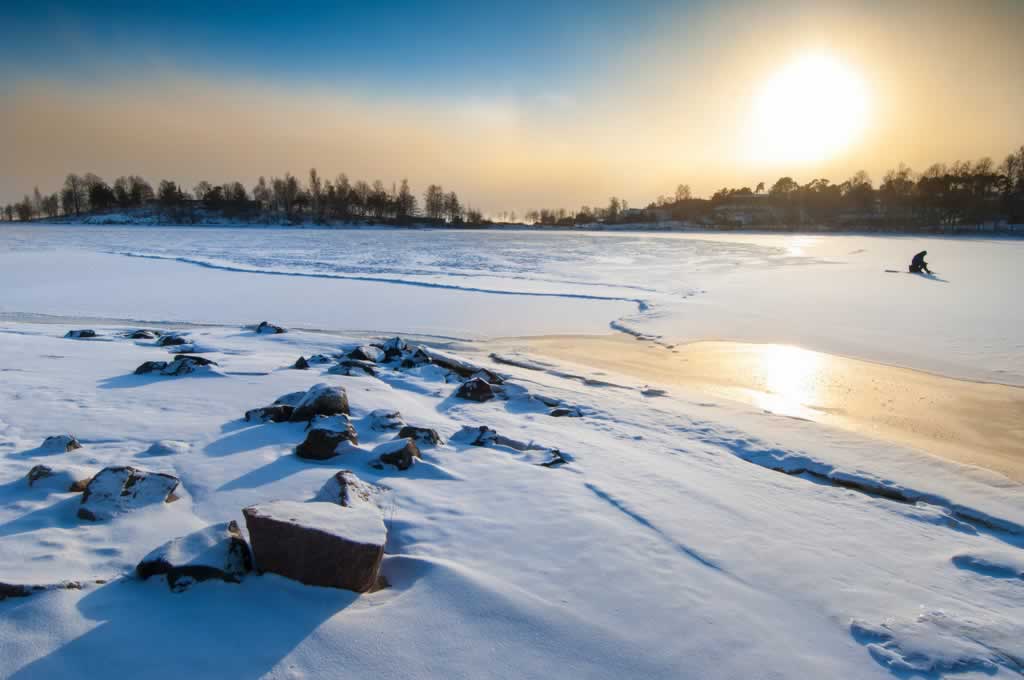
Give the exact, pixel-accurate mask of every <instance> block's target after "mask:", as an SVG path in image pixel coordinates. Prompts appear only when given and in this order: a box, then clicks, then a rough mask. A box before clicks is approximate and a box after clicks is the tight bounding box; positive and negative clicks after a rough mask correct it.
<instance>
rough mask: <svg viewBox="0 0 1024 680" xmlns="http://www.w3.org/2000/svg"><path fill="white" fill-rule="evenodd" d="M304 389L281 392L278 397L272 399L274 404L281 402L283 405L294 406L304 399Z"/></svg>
mask: <svg viewBox="0 0 1024 680" xmlns="http://www.w3.org/2000/svg"><path fill="white" fill-rule="evenodd" d="M305 397H306V390H302V391H301V392H289V393H288V394H282V395H281V396H280V397H278V398H277V399H275V400H274V405H275V406H276V405H279V404H283V405H285V406H291V407H292V408H295V407H296V406H298V405H299V402H300V401H302V400H303V399H305Z"/></svg>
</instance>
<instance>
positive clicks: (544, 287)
mask: <svg viewBox="0 0 1024 680" xmlns="http://www.w3.org/2000/svg"><path fill="white" fill-rule="evenodd" d="M920 250H927V251H928V252H929V260H930V261H931V263H932V266H933V268H934V269H935V271H936V272H938V275H937V276H935V277H932V278H928V277H922V276H916V275H910V274H906V273H903V272H904V271H905V267H906V264H907V262H909V260H910V258H911V256H912V255H913V254H914V253H916V252H918V251H920ZM1022 259H1024V241H1021V240H1011V239H966V238H939V237H927V238H918V237H905V236H848V235H820V236H815V235H792V234H707V233H690V234H664V233H580V232H539V231H465V230H459V231H449V230H391V229H361V230H332V229H295V228H210V227H202V228H183V227H175V228H159V227H99V226H88V227H82V226H44V225H32V226H31V227H20V226H3V227H0V284H2V286H3V290H4V295H3V297H2V299H0V313H5V314H7V315H17V314H24V313H31V314H49V315H59V316H70V315H74V316H79V317H82V316H92V317H98V318H109V319H138V320H147V321H164V322H169V321H178V322H206V323H221V322H232V323H243V322H244V323H250V322H252V321H253V320H254V319H256V320H258V319H262V318H272V319H274V320H276V321H278V322H280V323H285V324H291V325H294V326H297V327H302V328H308V329H329V330H363V331H380V332H391V331H395V332H398V331H401V332H406V333H422V334H430V335H438V336H443V337H458V338H487V337H500V336H523V335H544V334H584V333H585V334H593V333H606V332H611V331H612V330H617V331H623V332H629V333H633V334H636V335H640V336H644V337H650V338H654V339H657V340H659V341H661V342H664V343H669V344H671V343H679V342H686V341H695V340H736V341H747V342H771V343H786V344H795V345H800V346H803V347H806V348H809V349H814V350H818V351H823V352H830V353H835V354H842V355H846V356H853V357H857V358H862V359H868V360H873V361H880V362H884V363H890V364H895V365H901V366H906V367H910V368H917V369H923V370H928V371H932V372H936V373H940V374H943V375H948V376H951V377H960V378H970V379H977V380H984V381H992V382H1002V383H1007V384H1015V385H1022V384H1024V305H1021V304H1019V300H1018V297H1019V290H1020V277H1019V266H1020V262H1021V261H1022ZM887 270H894V272H895V273H894V272H888V271H887Z"/></svg>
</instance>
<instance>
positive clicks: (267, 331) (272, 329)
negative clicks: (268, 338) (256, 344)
mask: <svg viewBox="0 0 1024 680" xmlns="http://www.w3.org/2000/svg"><path fill="white" fill-rule="evenodd" d="M256 332H257V333H258V334H260V335H280V334H281V333H287V332H288V329H286V328H283V327H281V326H277V325H275V324H272V323H270V322H269V321H260V322H259V324H258V325H257V326H256Z"/></svg>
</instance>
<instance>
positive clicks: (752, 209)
mask: <svg viewBox="0 0 1024 680" xmlns="http://www.w3.org/2000/svg"><path fill="white" fill-rule="evenodd" d="M712 217H713V219H714V221H715V222H716V223H718V224H729V225H735V226H748V225H752V224H773V223H776V222H778V221H779V216H778V214H777V212H776V210H775V207H774V206H773V205H772V203H771V200H770V197H769V196H768V195H767V194H747V195H741V196H730V197H729V198H728V199H726V201H725V202H724V203H720V204H718V205H716V206H714V208H712Z"/></svg>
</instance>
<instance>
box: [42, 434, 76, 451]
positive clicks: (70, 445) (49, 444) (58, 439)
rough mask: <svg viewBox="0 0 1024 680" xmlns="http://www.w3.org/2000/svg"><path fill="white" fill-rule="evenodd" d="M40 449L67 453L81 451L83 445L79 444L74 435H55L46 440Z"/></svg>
mask: <svg viewBox="0 0 1024 680" xmlns="http://www.w3.org/2000/svg"><path fill="white" fill-rule="evenodd" d="M39 448H40V450H42V451H63V452H65V453H66V452H68V451H74V450H75V449H80V448H82V445H81V444H79V443H78V440H77V439H75V435H73V434H55V435H51V436H49V437H47V438H46V439H44V440H43V443H42V444H40V445H39Z"/></svg>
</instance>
